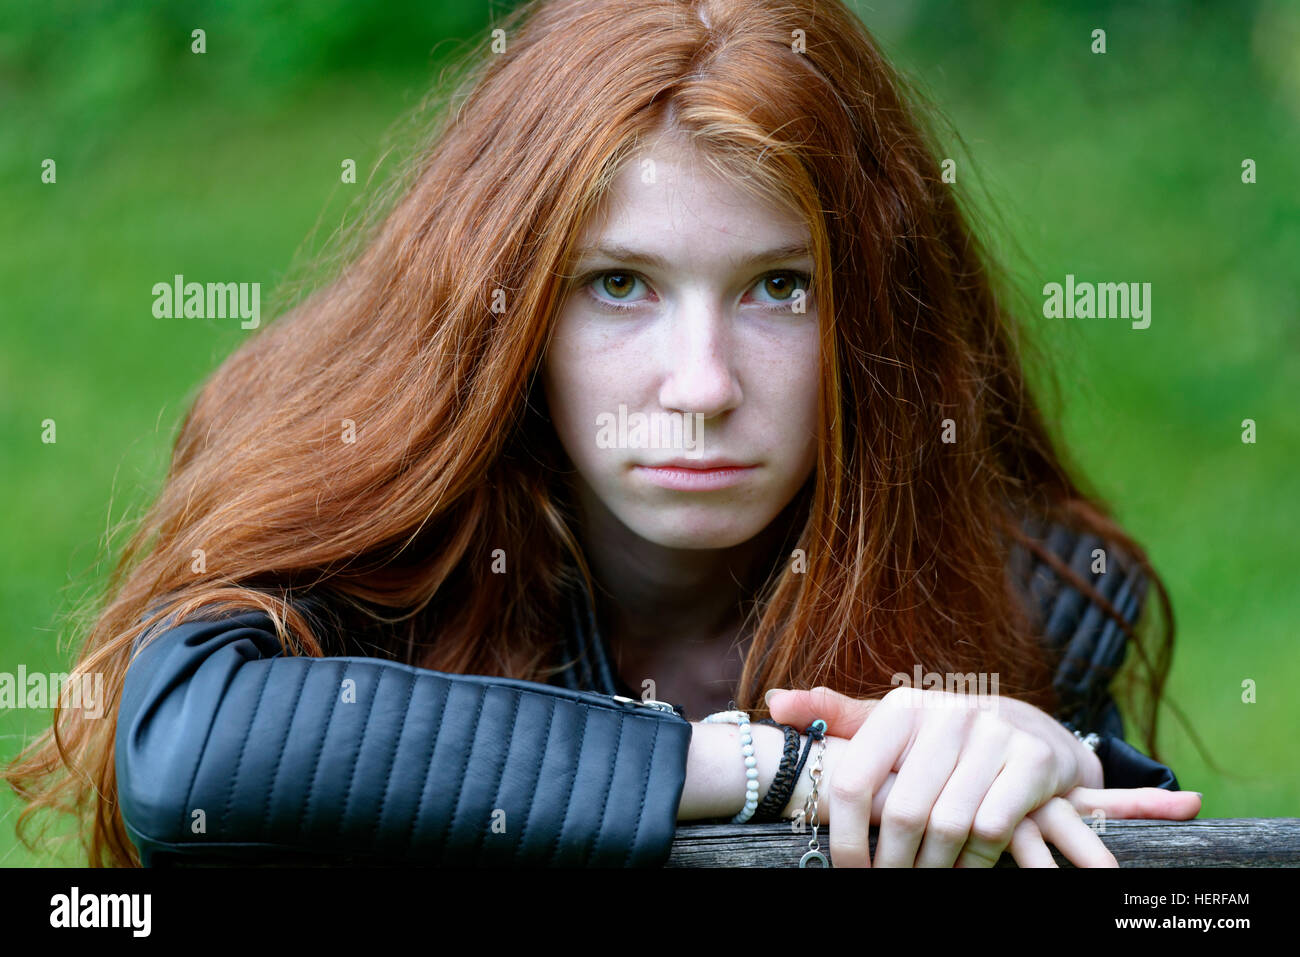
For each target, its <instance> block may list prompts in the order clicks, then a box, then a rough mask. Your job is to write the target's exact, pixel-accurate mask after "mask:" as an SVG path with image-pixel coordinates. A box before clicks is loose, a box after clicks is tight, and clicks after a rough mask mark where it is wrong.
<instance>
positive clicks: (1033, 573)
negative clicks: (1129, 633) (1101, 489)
mask: <svg viewBox="0 0 1300 957" xmlns="http://www.w3.org/2000/svg"><path fill="white" fill-rule="evenodd" d="M1031 534H1034V535H1035V537H1036V538H1039V540H1040V541H1042V542H1043V544H1044V545H1045V546H1046V547H1047V548H1048V549H1049V550H1050V551H1051V552H1052V553H1053V554H1055V555H1056V556H1058V557H1059V558H1061V559H1062V560H1063V561H1064V562H1065V563H1066V564H1067V565H1068V566H1069V567H1070V569H1071V570H1072V571H1074V572H1076V573H1077V574H1078V575H1079V576H1080V577H1081V578H1082V579H1083V580H1084V581H1087V582H1090V583H1091V584H1092V585H1093V586H1094V587H1095V588H1096V589H1097V590H1098V591H1100V592H1101V594H1102V595H1103V596H1104V597H1105V598H1106V599H1107V600H1108V601H1109V602H1110V603H1111V604H1112V605H1113V606H1114V607H1115V610H1116V611H1118V612H1119V613H1120V615H1121V616H1122V617H1123V618H1124V620H1125V621H1126V622H1128V623H1129V625H1130V626H1131V625H1133V624H1134V623H1136V622H1137V620H1138V616H1139V615H1140V614H1141V611H1142V602H1143V599H1144V597H1145V595H1146V586H1147V582H1146V578H1145V576H1144V575H1143V573H1142V571H1141V569H1140V568H1139V567H1138V566H1137V565H1136V563H1133V562H1131V561H1127V560H1126V559H1125V557H1124V556H1123V555H1122V553H1120V552H1119V551H1118V550H1116V549H1114V548H1108V547H1107V546H1106V544H1105V543H1104V542H1102V540H1101V539H1099V538H1097V537H1096V536H1093V535H1088V534H1079V533H1077V532H1073V531H1071V530H1069V529H1067V528H1065V527H1063V526H1061V525H1053V526H1050V527H1047V528H1038V529H1037V530H1036V531H1034V530H1033V529H1032V528H1031ZM1098 549H1100V550H1101V554H1100V555H1099V554H1098V551H1097V550H1098ZM1023 558H1024V556H1022V559H1023ZM1099 559H1100V560H1099ZM1102 560H1104V562H1105V568H1104V570H1102V568H1101V561H1102ZM1094 569H1097V570H1096V571H1094ZM1021 574H1023V575H1025V576H1026V578H1027V581H1028V591H1029V598H1030V602H1031V605H1032V606H1033V607H1034V608H1036V609H1038V610H1039V611H1040V612H1041V614H1042V616H1043V618H1042V631H1043V635H1044V639H1045V640H1046V641H1047V642H1048V643H1049V645H1051V646H1052V647H1053V648H1055V649H1058V650H1059V651H1060V654H1061V657H1060V663H1059V667H1058V670H1057V672H1056V676H1055V679H1054V681H1053V687H1054V688H1055V690H1056V692H1057V696H1058V698H1059V699H1060V701H1061V708H1060V710H1059V711H1058V713H1057V715H1056V717H1057V718H1058V719H1059V720H1060V721H1062V722H1063V723H1064V724H1066V725H1067V726H1068V727H1070V728H1073V729H1077V730H1079V731H1080V732H1082V733H1084V734H1087V733H1089V732H1095V733H1096V734H1097V735H1098V736H1099V737H1100V738H1101V742H1100V744H1099V745H1098V746H1097V757H1098V759H1100V761H1101V765H1102V772H1103V776H1104V780H1105V785H1106V787H1108V788H1136V787H1157V788H1164V789H1165V790H1169V791H1177V790H1180V788H1179V786H1178V779H1177V778H1176V777H1175V776H1174V772H1173V771H1172V770H1170V769H1169V768H1168V767H1166V766H1165V765H1163V764H1160V763H1159V762H1158V761H1155V760H1153V759H1151V758H1149V757H1147V756H1146V755H1145V754H1143V753H1142V752H1141V751H1139V750H1138V749H1137V748H1134V747H1133V746H1132V745H1131V744H1129V743H1128V742H1126V741H1125V740H1124V722H1123V719H1122V718H1121V716H1120V713H1119V709H1118V708H1117V707H1116V704H1115V700H1114V698H1113V696H1112V695H1111V692H1110V684H1111V681H1112V679H1113V678H1114V676H1115V675H1116V673H1117V672H1118V671H1119V669H1120V666H1121V665H1122V664H1123V663H1124V656H1125V653H1126V652H1127V650H1128V649H1127V639H1126V636H1125V634H1124V630H1123V629H1122V628H1121V627H1120V626H1119V623H1118V622H1116V621H1115V620H1114V619H1113V618H1112V617H1110V616H1109V615H1107V614H1106V613H1105V612H1104V611H1103V610H1102V609H1101V607H1100V606H1099V605H1097V604H1096V603H1095V602H1093V601H1090V600H1089V599H1088V598H1087V597H1086V596H1085V595H1084V594H1083V593H1082V592H1080V591H1079V590H1078V589H1077V588H1075V587H1073V586H1072V585H1070V584H1068V583H1067V582H1064V581H1062V580H1061V578H1060V577H1059V576H1058V575H1057V573H1056V571H1055V570H1054V569H1052V568H1051V567H1050V566H1049V565H1047V564H1046V563H1045V562H1042V561H1041V560H1038V559H1034V560H1032V561H1030V562H1028V563H1027V564H1026V565H1022V567H1021Z"/></svg>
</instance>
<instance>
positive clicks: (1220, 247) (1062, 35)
mask: <svg viewBox="0 0 1300 957" xmlns="http://www.w3.org/2000/svg"><path fill="white" fill-rule="evenodd" d="M87 7H88V5H84V4H78V3H75V2H72V0H56V2H51V3H46V4H43V5H35V4H33V5H28V7H27V8H26V9H22V10H11V11H10V12H9V20H10V29H9V30H7V31H5V32H4V33H3V34H2V35H0V176H2V180H0V181H2V182H3V189H4V194H3V203H0V243H3V255H2V256H0V496H2V497H0V500H2V501H3V502H5V503H6V505H7V508H6V509H5V516H4V521H3V529H4V531H3V535H4V538H3V544H4V548H3V549H0V671H7V672H14V671H16V670H17V667H18V665H19V664H20V663H22V664H25V665H26V666H27V668H28V670H29V671H51V670H55V671H63V670H66V669H67V667H68V666H69V664H70V661H71V652H70V650H69V649H68V648H67V647H66V646H65V645H61V644H60V643H59V639H60V638H62V637H65V636H64V635H63V634H62V629H61V626H60V622H61V620H62V616H64V615H66V614H67V613H68V612H69V611H70V610H72V609H73V608H74V607H75V606H76V603H77V602H79V601H81V600H82V599H84V598H85V597H86V596H87V595H93V594H94V593H95V589H96V588H97V587H98V586H99V585H100V584H101V583H102V581H103V576H104V575H105V574H106V572H107V570H108V568H109V558H110V557H114V558H115V557H116V554H117V549H119V548H120V547H121V545H122V544H123V543H124V540H125V536H124V535H121V534H118V535H116V536H110V535H109V534H108V530H109V529H111V528H114V527H116V526H118V524H119V523H120V522H122V521H123V519H127V518H130V517H131V516H133V515H135V514H137V513H138V511H139V509H141V508H143V507H144V506H145V505H146V504H147V503H148V502H149V501H150V500H151V498H152V497H153V496H154V495H155V494H156V492H157V489H158V485H159V481H160V479H161V476H162V474H163V472H164V468H165V463H166V456H167V452H168V449H169V446H170V442H171V440H172V437H173V435H174V430H175V428H176V426H177V424H178V423H179V419H180V417H181V415H182V414H183V413H184V410H185V408H186V406H187V404H188V402H189V401H190V400H191V399H192V398H193V396H194V395H195V392H196V389H197V386H198V384H199V383H200V382H201V380H202V379H203V378H204V377H205V376H206V375H207V373H209V372H210V371H211V370H212V369H213V368H215V367H216V366H217V365H218V364H219V363H220V362H221V360H222V358H223V357H224V356H226V355H227V354H228V353H229V352H230V351H231V350H232V349H233V348H234V347H235V346H236V345H237V344H238V342H239V341H240V340H241V336H242V335H244V334H246V333H244V332H243V331H242V330H241V329H240V328H239V324H238V321H237V320H236V321H223V320H210V321H209V320H193V319H191V320H184V319H177V320H159V319H155V318H154V317H153V315H152V313H151V306H152V296H151V293H150V288H151V286H152V285H153V283H155V282H158V281H160V280H165V279H168V278H169V277H171V276H172V275H173V274H175V273H178V272H179V273H182V274H184V275H185V276H186V277H187V278H188V277H193V278H195V279H198V280H200V281H206V280H207V279H212V278H217V277H219V278H222V279H236V280H239V281H249V282H261V283H262V284H263V291H264V296H263V299H264V303H263V308H264V312H263V322H266V321H268V320H269V319H270V315H269V314H268V313H266V312H265V298H266V293H267V292H268V291H271V290H274V288H275V287H276V286H277V284H278V283H280V282H281V281H282V280H283V279H284V277H285V276H286V275H287V274H289V272H290V268H291V266H293V265H294V264H295V263H297V262H301V261H302V260H301V258H296V257H301V256H303V255H307V254H310V253H311V252H312V251H313V250H315V249H316V248H318V246H319V245H320V242H321V240H323V239H324V238H325V237H326V236H327V235H328V234H329V232H330V231H331V230H332V229H333V228H334V227H335V226H336V225H337V224H338V222H339V221H340V217H341V216H342V215H343V214H344V211H345V209H346V208H348V204H349V203H352V202H353V201H354V199H355V198H356V197H357V196H358V195H359V194H361V193H362V191H364V190H365V188H366V187H365V185H364V184H365V182H366V178H367V175H368V173H369V172H370V171H371V169H372V168H373V167H375V165H376V163H378V162H379V160H380V156H381V151H382V149H383V144H384V143H385V142H386V141H387V140H386V135H387V134H389V133H390V132H391V131H392V130H393V129H394V128H395V125H400V123H401V122H402V117H403V116H404V115H406V114H407V112H408V111H409V110H410V109H411V108H412V107H413V106H414V105H415V104H416V103H417V102H418V101H419V100H420V99H421V98H422V97H423V95H424V93H425V92H426V90H427V89H428V87H429V85H430V84H431V82H432V81H433V80H434V78H435V77H436V76H437V74H438V71H439V69H440V68H441V65H442V57H443V55H445V54H447V53H449V52H453V51H454V50H457V49H460V47H461V45H463V44H465V43H477V42H479V41H480V40H482V39H483V38H485V37H486V36H487V34H488V32H489V30H490V29H491V26H492V24H493V17H494V16H499V15H500V14H502V13H503V12H504V11H505V10H506V9H507V5H506V4H495V5H492V6H488V5H486V4H474V3H460V2H454V0H441V2H431V0H422V2H389V3H385V4H383V5H374V6H373V7H372V5H369V4H363V3H345V2H341V0H331V2H317V3H313V4H311V5H307V6H302V7H301V8H299V7H298V6H297V5H291V4H288V3H272V2H266V3H255V2H247V3H235V4H218V3H215V2H200V3H193V4H181V3H173V2H164V3H160V4H157V5H155V7H154V8H153V9H149V10H141V9H139V8H138V6H137V5H136V4H131V3H126V2H107V3H103V4H99V5H97V6H96V7H95V8H94V9H93V10H91V9H88V8H87ZM855 9H857V10H858V12H859V14H860V15H861V16H862V18H863V20H864V22H865V23H866V24H867V26H868V28H869V29H871V30H872V31H873V32H874V33H875V34H876V36H877V38H878V39H879V41H880V42H881V44H882V45H883V47H884V49H885V51H886V52H887V54H888V55H889V56H890V57H891V58H892V59H893V60H894V61H895V63H896V64H898V65H899V66H900V67H902V68H903V69H904V70H905V71H906V72H907V74H908V75H909V77H911V78H912V79H913V80H914V81H915V82H916V83H917V84H919V86H920V87H921V88H922V89H923V90H925V91H926V92H927V93H928V95H929V96H930V97H932V98H933V100H934V102H935V103H936V104H937V105H938V106H939V107H940V109H941V110H942V111H943V113H944V115H945V116H946V117H947V118H948V120H949V121H950V122H951V124H952V127H953V128H954V129H955V130H956V131H957V132H958V133H960V135H961V138H962V140H964V142H965V146H966V148H965V149H964V150H963V149H961V148H959V146H958V144H957V142H956V141H955V140H954V139H952V138H951V137H946V138H945V139H944V140H943V147H942V148H943V149H947V150H948V154H949V155H951V156H953V157H955V158H957V159H958V163H959V165H958V177H959V184H960V186H961V188H962V189H963V190H968V189H971V188H972V187H978V188H977V189H976V190H975V193H974V195H976V196H978V197H983V198H982V199H981V202H983V203H984V204H985V205H986V206H987V207H988V208H992V209H996V210H997V212H998V218H997V219H996V220H995V226H996V228H997V229H1000V230H1002V232H1000V233H997V235H998V236H1002V237H1004V239H1005V242H1006V245H1005V246H1003V245H1002V244H1001V242H1000V244H999V248H1000V249H1002V250H1003V252H1004V253H1005V254H1006V255H1007V256H1008V257H1011V258H1009V259H1008V261H1009V262H1010V263H1011V265H1012V268H1013V271H1014V275H1015V276H1016V281H1017V283H1018V285H1019V288H1020V290H1022V291H1023V292H1024V294H1025V295H1026V296H1028V301H1029V303H1030V304H1031V308H1033V307H1035V306H1036V305H1038V304H1041V301H1042V296H1041V288H1042V285H1043V283H1045V282H1050V281H1057V282H1062V281H1063V280H1064V277H1065V274H1066V273H1067V272H1070V273H1074V274H1075V276H1076V277H1077V278H1078V279H1079V280H1089V281H1138V282H1150V283H1152V287H1153V289H1152V303H1153V318H1152V323H1151V327H1150V328H1149V329H1147V330H1145V331H1135V330H1131V329H1130V328H1129V326H1128V323H1127V322H1122V321H1101V320H1091V321H1089V320H1045V319H1042V318H1041V315H1037V316H1035V315H1034V314H1033V313H1032V312H1031V314H1030V316H1029V319H1030V322H1029V325H1030V327H1031V329H1033V330H1034V332H1035V333H1036V334H1037V336H1038V338H1039V340H1040V341H1041V342H1042V343H1043V344H1044V345H1045V347H1046V348H1047V349H1048V351H1049V352H1050V353H1051V354H1052V355H1053V356H1055V358H1056V363H1057V367H1058V369H1059V373H1060V376H1061V380H1062V383H1063V386H1064V393H1065V402H1064V406H1063V408H1062V410H1061V412H1062V418H1063V421H1062V428H1063V431H1064V438H1065V441H1066V444H1067V445H1068V447H1069V448H1070V449H1071V450H1072V451H1073V453H1074V455H1075V457H1076V459H1077V460H1078V461H1079V462H1080V463H1081V464H1082V466H1083V468H1084V470H1085V472H1086V473H1087V475H1088V476H1089V477H1090V478H1092V479H1093V480H1094V481H1095V484H1096V486H1097V487H1098V489H1099V490H1100V491H1101V492H1102V494H1103V495H1105V496H1106V497H1107V498H1108V499H1109V500H1110V501H1111V502H1113V503H1114V505H1115V507H1116V510H1117V513H1118V516H1119V517H1120V519H1121V520H1122V521H1123V522H1124V523H1125V524H1126V525H1127V526H1128V527H1129V528H1130V529H1131V531H1132V532H1133V533H1134V534H1135V536H1136V537H1137V538H1138V539H1139V541H1142V542H1143V543H1145V544H1146V545H1147V547H1148V549H1149V552H1150V554H1151V557H1152V559H1153V561H1154V562H1155V564H1156V567H1157V568H1158V569H1160V570H1161V571H1162V573H1163V574H1164V576H1165V577H1166V581H1167V583H1168V586H1169V588H1170V591H1171V595H1172V598H1173V602H1174V608H1175V612H1176V615H1177V622H1178V637H1177V642H1176V645H1175V655H1174V667H1173V671H1172V675H1171V680H1170V684H1169V686H1168V694H1169V696H1170V698H1171V700H1172V702H1173V703H1174V704H1175V705H1177V706H1178V708H1179V709H1181V711H1182V712H1183V713H1185V714H1186V715H1187V717H1188V720H1189V721H1190V722H1191V725H1192V728H1193V730H1194V731H1195V733H1196V734H1197V735H1198V736H1199V738H1200V739H1201V740H1202V741H1203V742H1204V744H1205V746H1206V747H1207V748H1208V750H1209V752H1210V754H1211V756H1212V757H1213V758H1214V759H1215V760H1216V761H1217V762H1218V763H1219V765H1220V766H1221V767H1222V768H1223V769H1224V770H1225V772H1226V773H1219V772H1217V771H1215V770H1213V769H1212V768H1211V767H1210V766H1208V765H1207V764H1206V762H1205V761H1204V760H1203V758H1202V756H1201V754H1200V752H1199V751H1198V750H1197V748H1196V747H1195V745H1194V743H1193V740H1192V738H1191V737H1190V736H1189V734H1188V732H1187V731H1186V730H1185V729H1184V728H1183V727H1182V726H1181V725H1180V724H1179V723H1178V722H1177V721H1176V720H1174V719H1173V714H1172V712H1171V711H1168V710H1165V711H1162V716H1161V728H1162V732H1161V741H1160V743H1161V747H1162V749H1163V751H1164V755H1165V757H1166V758H1167V759H1168V760H1169V761H1170V763H1171V764H1172V765H1173V767H1174V769H1175V771H1176V772H1177V773H1178V776H1179V779H1180V781H1181V783H1182V784H1183V786H1184V787H1185V788H1190V789H1194V790H1200V791H1202V792H1204V794H1205V805H1204V811H1203V814H1202V816H1205V817H1265V816H1294V815H1296V814H1297V808H1300V801H1298V800H1297V798H1300V774H1298V773H1297V765H1298V763H1300V762H1297V758H1296V745H1295V743H1294V738H1293V734H1294V729H1295V728H1296V727H1297V725H1300V721H1298V720H1297V717H1298V713H1300V707H1298V706H1297V704H1296V697H1295V695H1294V692H1292V691H1289V690H1288V689H1293V688H1295V687H1297V686H1298V685H1300V655H1298V654H1297V653H1296V651H1295V645H1294V642H1295V639H1296V625H1295V623H1296V620H1297V610H1298V606H1300V600H1298V599H1297V588H1296V581H1297V575H1296V567H1297V557H1298V556H1300V548H1298V547H1297V539H1298V538H1300V522H1298V521H1297V516H1298V514H1300V511H1298V509H1297V504H1296V503H1297V499H1298V497H1300V495H1298V493H1300V481H1298V480H1297V478H1296V465H1297V455H1296V452H1297V449H1300V441H1298V440H1300V434H1298V432H1300V429H1298V427H1297V424H1296V416H1297V410H1296V407H1295V388H1294V386H1295V383H1297V382H1298V381H1300V318H1298V317H1300V291H1298V287H1300V282H1298V279H1297V277H1298V276H1300V268H1298V264H1300V229H1298V228H1297V227H1298V226H1300V163H1297V160H1296V157H1297V156H1300V5H1296V4H1294V3H1281V2H1243V3H1226V2H1224V3H1186V2H1172V0H1170V2H1138V3H1122V4H1121V3H1113V4H1112V3H1086V4H1085V3H1057V4H1053V5H1051V6H1050V7H1049V6H1048V5H1025V4H1020V3H1013V2H1006V3H980V4H967V3H958V2H951V3H944V2H933V0H931V2H926V0H897V2H894V0H879V2H875V3H872V4H866V3H859V4H856V5H855ZM196 26H197V27H203V28H204V29H206V30H207V34H208V37H207V42H208V52H207V53H206V54H205V55H203V56H195V55H192V54H191V53H189V43H190V41H189V35H190V30H191V29H193V28H194V27H196ZM1094 28H1103V29H1105V30H1106V31H1107V46H1108V50H1107V52H1106V53H1105V54H1104V55H1095V54H1092V53H1091V52H1090V50H1089V46H1090V42H1091V41H1090V34H1091V31H1092V30H1093V29H1094ZM46 157H53V158H55V159H56V160H57V163H58V182H57V184H55V185H44V184H42V183H41V182H40V164H41V161H42V160H43V159H44V158H46ZM344 157H351V158H354V159H355V160H356V161H357V168H358V179H359V180H360V183H361V184H360V185H357V186H347V185H343V184H340V183H339V163H340V161H341V159H342V158H344ZM1246 157H1250V158H1252V159H1254V160H1255V161H1256V162H1257V164H1258V183H1256V184H1255V185H1244V184H1243V183H1242V182H1241V178H1240V172H1241V161H1242V159H1243V158H1246ZM387 169H388V164H387V163H385V164H384V165H382V166H381V168H380V175H381V176H382V175H383V173H384V172H385V171H386V170H387ZM46 418H53V419H55V420H56V421H57V429H58V441H57V443H56V444H52V445H47V444H43V443H42V442H41V441H40V434H41V425H40V423H41V421H42V420H43V419H46ZM1245 418H1253V419H1254V420H1255V421H1256V423H1257V428H1258V441H1257V443H1256V444H1254V445H1247V444H1243V443H1242V441H1241V421H1242V420H1243V419H1245ZM1248 679H1249V680H1253V681H1254V682H1256V683H1257V686H1258V691H1257V696H1258V700H1257V703H1255V704H1244V703H1243V702H1242V700H1241V696H1242V690H1241V689H1242V682H1243V681H1245V680H1248ZM49 718H50V712H47V711H24V710H9V711H6V712H0V760H4V761H6V762H7V761H8V760H9V759H10V758H12V756H13V755H14V754H16V753H17V751H18V750H19V748H20V746H21V744H22V742H23V741H24V740H25V739H27V738H28V737H30V736H32V735H34V734H35V733H36V732H38V731H39V730H41V729H42V728H43V727H45V726H46V724H47V722H48V721H49ZM18 808H19V804H18V802H17V800H16V799H15V798H14V797H13V796H12V794H10V793H9V792H8V791H7V790H6V791H5V792H4V793H3V794H0V865H6V866H45V865H51V864H58V863H80V859H79V858H78V857H77V856H76V854H75V853H71V852H64V853H63V854H62V855H58V854H55V853H53V852H52V851H50V850H49V849H48V848H45V847H42V848H40V849H39V850H38V852H37V853H30V852H29V851H28V850H27V849H26V848H24V847H23V846H21V845H20V844H18V842H17V841H16V839H15V837H14V834H13V830H12V825H13V821H14V819H15V817H16V814H17V810H18Z"/></svg>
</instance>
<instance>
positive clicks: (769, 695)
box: [763, 688, 785, 708]
mask: <svg viewBox="0 0 1300 957" xmlns="http://www.w3.org/2000/svg"><path fill="white" fill-rule="evenodd" d="M784 690H785V689H784V688H772V689H770V690H769V691H768V692H767V694H765V695H763V704H765V705H767V706H768V707H769V708H770V707H772V695H774V694H780V693H781V692H782V691H784Z"/></svg>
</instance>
